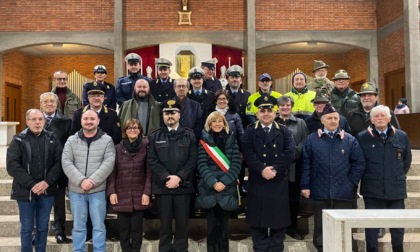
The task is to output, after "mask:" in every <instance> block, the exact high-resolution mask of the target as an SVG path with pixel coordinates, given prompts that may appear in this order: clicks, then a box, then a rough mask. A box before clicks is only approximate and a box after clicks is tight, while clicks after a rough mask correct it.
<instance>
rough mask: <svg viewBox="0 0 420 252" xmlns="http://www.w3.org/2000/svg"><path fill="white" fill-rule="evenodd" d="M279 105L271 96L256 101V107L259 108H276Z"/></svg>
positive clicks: (264, 96) (263, 96) (261, 97)
mask: <svg viewBox="0 0 420 252" xmlns="http://www.w3.org/2000/svg"><path fill="white" fill-rule="evenodd" d="M276 105H277V100H276V98H274V97H273V96H271V95H262V96H260V97H258V98H257V99H256V100H255V101H254V106H255V107H257V108H274V106H276Z"/></svg>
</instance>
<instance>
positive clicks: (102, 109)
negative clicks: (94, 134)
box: [71, 83, 121, 144]
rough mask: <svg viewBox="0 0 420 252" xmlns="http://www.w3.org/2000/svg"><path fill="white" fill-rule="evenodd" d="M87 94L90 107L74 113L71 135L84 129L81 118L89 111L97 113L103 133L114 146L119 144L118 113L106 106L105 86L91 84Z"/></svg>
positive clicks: (87, 88)
mask: <svg viewBox="0 0 420 252" xmlns="http://www.w3.org/2000/svg"><path fill="white" fill-rule="evenodd" d="M86 92H87V95H88V99H89V105H87V106H85V107H83V108H80V109H78V110H76V111H75V112H74V115H73V124H72V128H71V135H73V134H74V133H76V132H77V131H79V130H80V129H81V128H82V125H81V118H82V114H83V112H85V111H86V110H88V109H92V110H94V111H96V112H97V113H98V115H99V128H101V130H102V131H104V132H105V133H107V134H108V135H109V136H110V137H112V140H113V142H114V144H118V143H119V142H120V141H121V127H120V123H119V120H118V116H117V112H115V110H113V109H110V108H108V107H106V106H104V100H105V86H104V85H96V86H95V83H91V85H89V86H87V87H86Z"/></svg>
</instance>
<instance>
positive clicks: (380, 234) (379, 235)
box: [378, 228, 386, 239]
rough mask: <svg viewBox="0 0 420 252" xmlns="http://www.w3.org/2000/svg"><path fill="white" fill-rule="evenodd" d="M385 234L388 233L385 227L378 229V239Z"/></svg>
mask: <svg viewBox="0 0 420 252" xmlns="http://www.w3.org/2000/svg"><path fill="white" fill-rule="evenodd" d="M385 234H386V231H385V228H380V229H379V231H378V239H381V238H383V237H384V236H385Z"/></svg>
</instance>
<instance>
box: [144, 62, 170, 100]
mask: <svg viewBox="0 0 420 252" xmlns="http://www.w3.org/2000/svg"><path fill="white" fill-rule="evenodd" d="M155 64H156V66H157V69H158V76H159V78H157V79H156V80H151V81H150V94H152V95H153V97H154V98H155V100H156V101H158V102H163V101H166V100H168V99H171V98H174V97H175V90H174V80H173V79H171V77H169V75H170V74H171V66H172V62H170V61H169V60H167V59H165V58H159V59H157V60H156V61H155Z"/></svg>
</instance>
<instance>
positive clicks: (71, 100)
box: [51, 87, 82, 119]
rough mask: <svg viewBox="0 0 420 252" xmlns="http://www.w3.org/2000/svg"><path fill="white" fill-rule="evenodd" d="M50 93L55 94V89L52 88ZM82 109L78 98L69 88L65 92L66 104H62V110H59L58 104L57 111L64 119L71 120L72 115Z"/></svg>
mask: <svg viewBox="0 0 420 252" xmlns="http://www.w3.org/2000/svg"><path fill="white" fill-rule="evenodd" d="M51 92H52V93H54V94H57V88H56V87H54V88H53V89H52V90H51ZM80 107H82V102H81V101H80V98H79V96H77V95H76V94H75V93H73V92H71V90H70V88H67V91H66V102H65V104H64V110H61V104H60V102H58V106H57V110H58V111H59V112H60V113H61V114H63V115H64V116H65V117H66V118H68V119H72V118H73V113H74V111H76V110H77V109H79V108H80Z"/></svg>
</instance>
